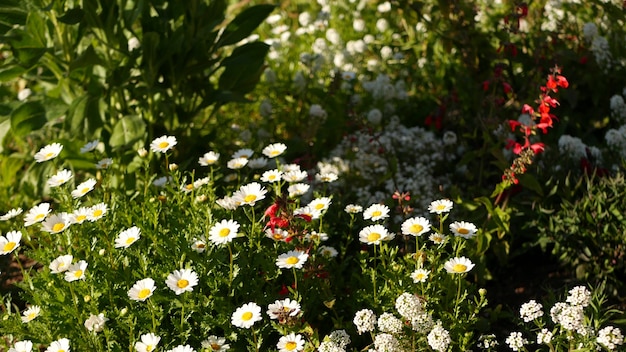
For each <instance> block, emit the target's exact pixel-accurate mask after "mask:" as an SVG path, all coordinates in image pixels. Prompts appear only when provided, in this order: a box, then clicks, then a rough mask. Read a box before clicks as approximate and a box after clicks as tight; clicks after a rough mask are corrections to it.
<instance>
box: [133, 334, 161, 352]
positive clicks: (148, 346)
mask: <svg viewBox="0 0 626 352" xmlns="http://www.w3.org/2000/svg"><path fill="white" fill-rule="evenodd" d="M159 342H161V337H160V336H157V335H155V334H153V333H147V334H143V335H141V341H137V342H135V351H136V352H152V351H154V350H156V347H157V346H158V344H159Z"/></svg>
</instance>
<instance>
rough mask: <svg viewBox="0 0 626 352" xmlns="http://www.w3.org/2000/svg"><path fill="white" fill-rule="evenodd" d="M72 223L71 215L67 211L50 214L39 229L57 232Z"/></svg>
mask: <svg viewBox="0 0 626 352" xmlns="http://www.w3.org/2000/svg"><path fill="white" fill-rule="evenodd" d="M71 224H72V216H71V215H70V214H68V213H60V214H52V215H50V216H49V217H48V218H46V220H44V222H43V223H41V229H42V230H44V231H46V232H50V233H59V232H62V231H63V230H65V229H66V228H68V227H69V226H70V225H71Z"/></svg>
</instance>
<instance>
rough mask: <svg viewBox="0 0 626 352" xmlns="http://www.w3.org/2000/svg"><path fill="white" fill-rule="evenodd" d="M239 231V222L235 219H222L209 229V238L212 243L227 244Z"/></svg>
mask: <svg viewBox="0 0 626 352" xmlns="http://www.w3.org/2000/svg"><path fill="white" fill-rule="evenodd" d="M237 231H239V223H238V222H237V221H235V220H222V221H220V222H218V223H216V224H215V225H213V227H211V229H210V230H209V240H210V241H211V242H213V244H216V245H220V244H227V243H230V242H232V241H233V239H234V238H236V237H237Z"/></svg>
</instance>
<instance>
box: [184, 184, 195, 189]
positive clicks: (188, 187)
mask: <svg viewBox="0 0 626 352" xmlns="http://www.w3.org/2000/svg"><path fill="white" fill-rule="evenodd" d="M185 188H186V189H187V190H188V191H191V190H193V183H190V184H188V185H186V186H185Z"/></svg>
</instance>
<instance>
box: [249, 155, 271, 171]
mask: <svg viewBox="0 0 626 352" xmlns="http://www.w3.org/2000/svg"><path fill="white" fill-rule="evenodd" d="M246 166H247V167H249V168H251V169H262V168H264V167H266V166H267V159H266V158H263V157H259V158H254V159H250V161H248V163H247V164H246Z"/></svg>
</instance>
